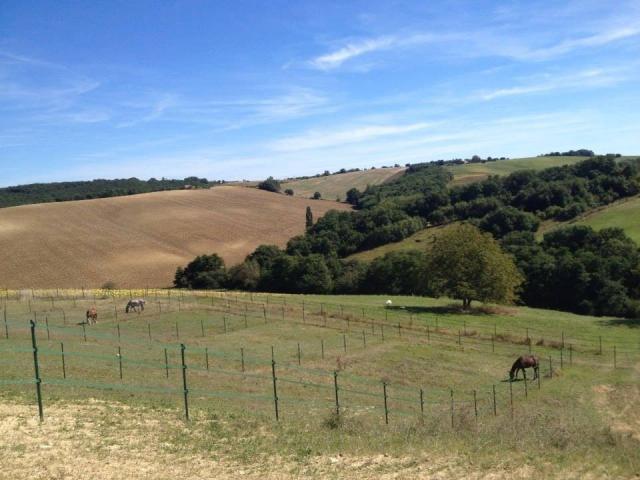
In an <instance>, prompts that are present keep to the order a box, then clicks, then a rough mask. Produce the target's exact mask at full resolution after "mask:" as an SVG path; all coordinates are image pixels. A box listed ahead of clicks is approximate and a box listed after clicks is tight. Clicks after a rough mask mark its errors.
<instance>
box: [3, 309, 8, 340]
mask: <svg viewBox="0 0 640 480" xmlns="http://www.w3.org/2000/svg"><path fill="white" fill-rule="evenodd" d="M4 336H5V338H6V339H7V340H9V324H8V323H7V307H6V306H5V307H4Z"/></svg>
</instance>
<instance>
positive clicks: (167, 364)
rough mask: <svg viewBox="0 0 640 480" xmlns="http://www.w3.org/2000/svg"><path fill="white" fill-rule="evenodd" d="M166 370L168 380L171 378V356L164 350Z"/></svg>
mask: <svg viewBox="0 0 640 480" xmlns="http://www.w3.org/2000/svg"><path fill="white" fill-rule="evenodd" d="M164 368H165V370H166V372H167V378H169V356H168V355H167V349H166V348H165V349H164Z"/></svg>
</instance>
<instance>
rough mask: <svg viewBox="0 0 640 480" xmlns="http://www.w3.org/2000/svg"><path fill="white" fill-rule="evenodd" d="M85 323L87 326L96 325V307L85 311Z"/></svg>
mask: <svg viewBox="0 0 640 480" xmlns="http://www.w3.org/2000/svg"><path fill="white" fill-rule="evenodd" d="M87 323H88V324H89V325H92V324H96V323H98V310H96V307H91V308H90V309H89V310H87Z"/></svg>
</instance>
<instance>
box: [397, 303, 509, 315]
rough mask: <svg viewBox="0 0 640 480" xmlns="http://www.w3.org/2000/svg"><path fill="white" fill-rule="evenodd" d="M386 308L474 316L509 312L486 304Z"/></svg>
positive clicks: (411, 311) (416, 312)
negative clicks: (474, 305) (467, 307)
mask: <svg viewBox="0 0 640 480" xmlns="http://www.w3.org/2000/svg"><path fill="white" fill-rule="evenodd" d="M386 308H387V309H388V310H397V311H402V312H409V313H414V314H420V313H430V314H432V315H449V314H455V315H475V316H490V315H495V314H508V313H511V312H510V311H509V310H507V309H506V308H502V307H494V306H488V305H481V306H478V307H471V308H470V309H465V308H463V307H462V305H459V304H455V303H453V304H450V305H441V306H433V307H422V306H415V305H409V306H396V305H393V306H388V307H386Z"/></svg>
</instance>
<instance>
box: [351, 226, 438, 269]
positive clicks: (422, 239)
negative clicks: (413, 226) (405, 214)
mask: <svg viewBox="0 0 640 480" xmlns="http://www.w3.org/2000/svg"><path fill="white" fill-rule="evenodd" d="M447 228H448V225H445V226H441V227H432V228H425V229H424V230H420V231H419V232H416V233H414V234H413V235H411V236H409V237H407V238H405V239H404V240H400V241H399V242H394V243H387V244H385V245H381V246H379V247H376V248H372V249H371V250H365V251H363V252H358V253H354V254H353V255H350V256H349V258H350V259H355V260H360V261H363V262H370V261H371V260H373V259H375V258H377V257H381V256H383V255H385V254H386V253H389V252H398V251H399V252H405V251H408V250H423V251H426V250H428V249H429V248H430V246H431V245H432V243H433V241H434V240H435V238H436V237H437V236H438V235H439V234H440V233H442V232H444V231H446V229H447Z"/></svg>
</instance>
